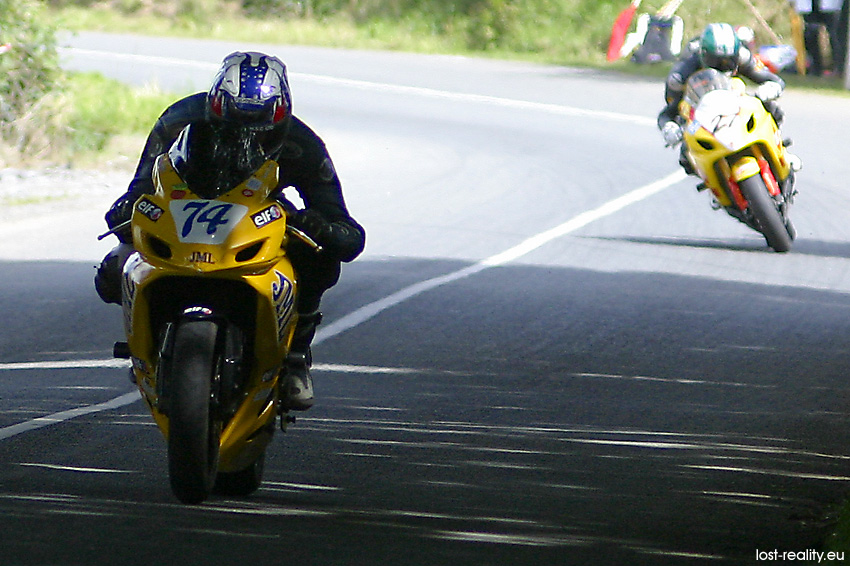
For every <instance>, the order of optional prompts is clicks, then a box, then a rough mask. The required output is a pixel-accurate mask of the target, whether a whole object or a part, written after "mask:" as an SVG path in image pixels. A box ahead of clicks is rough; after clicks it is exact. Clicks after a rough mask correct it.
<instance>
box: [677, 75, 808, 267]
mask: <svg viewBox="0 0 850 566" xmlns="http://www.w3.org/2000/svg"><path fill="white" fill-rule="evenodd" d="M679 114H680V116H681V117H682V118H683V120H684V122H685V126H684V143H685V145H686V147H687V152H686V153H687V156H688V158H689V159H690V161H691V164H692V165H693V168H694V170H695V171H696V172H697V173H698V174H699V176H700V177H701V178H702V181H703V183H702V185H703V187H705V188H708V189H709V190H710V191H711V192H712V194H713V196H714V200H715V201H716V203H717V207H719V208H723V209H724V210H725V211H726V212H727V213H728V214H729V215H730V216H732V217H734V218H736V219H738V220H740V221H741V222H743V223H744V224H746V225H747V226H749V227H750V228H752V229H754V230H756V231H757V232H759V233H761V234H762V235H763V236H764V238H765V240H766V241H767V245H768V246H770V247H771V248H773V249H774V250H775V251H777V252H787V251H788V250H790V249H791V243H792V241H793V240H794V237H795V235H796V232H795V230H794V227H793V225H792V224H791V220H790V219H789V217H788V207H789V205H790V204H791V202H792V201H793V197H794V195H795V194H796V193H795V190H794V168H795V167H792V163H790V162H789V157H790V154H789V153H788V152H787V150H786V148H785V144H784V143H783V140H782V136H781V134H780V132H779V127H778V126H777V125H776V121H775V120H774V119H773V116H771V114H770V113H769V112H768V111H767V110H766V109H765V107H764V105H763V104H762V102H761V101H760V100H759V99H758V98H756V97H755V96H751V95H749V94H747V92H746V88H745V85H744V82H743V81H742V80H741V79H739V78H732V77H729V76H727V75H725V74H723V73H720V72H719V71H717V70H715V69H704V70H702V71H699V72H697V73H694V74H693V75H692V76H691V77H690V78H689V79H688V83H687V86H686V90H685V95H684V97H683V98H682V102H681V103H680V104H679Z"/></svg>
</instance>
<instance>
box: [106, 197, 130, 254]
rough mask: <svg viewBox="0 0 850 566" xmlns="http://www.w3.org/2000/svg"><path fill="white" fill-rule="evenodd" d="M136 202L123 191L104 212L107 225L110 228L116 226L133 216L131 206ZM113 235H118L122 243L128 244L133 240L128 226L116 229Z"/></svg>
mask: <svg viewBox="0 0 850 566" xmlns="http://www.w3.org/2000/svg"><path fill="white" fill-rule="evenodd" d="M135 204H136V199H135V198H133V196H132V195H130V193H129V192H128V193H124V194H123V195H122V196H121V197H120V198H119V199H118V200H116V201H115V203H113V205H112V206H111V207H110V208H109V210H108V211H107V212H106V217H105V219H106V225H107V226H109V229H110V230H112V229H114V228H115V227H116V226H119V225H121V224H123V223H125V222H127V221H128V220H130V217H131V216H133V207H134V206H135ZM115 235H116V236H118V239H119V240H120V241H121V243H122V244H129V243H131V242H132V241H133V236H132V234H131V232H130V227H129V226H126V227H124V228H122V229H121V230H117V231H116V232H115Z"/></svg>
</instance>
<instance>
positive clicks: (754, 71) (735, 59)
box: [658, 23, 785, 175]
mask: <svg viewBox="0 0 850 566" xmlns="http://www.w3.org/2000/svg"><path fill="white" fill-rule="evenodd" d="M709 67H710V68H713V69H717V70H718V71H721V72H723V73H728V74H730V75H734V76H741V77H746V78H748V79H750V80H751V81H753V82H754V83H756V84H758V85H759V86H758V88H757V90H756V97H758V98H759V99H760V100H761V101H762V103H763V104H764V106H765V109H766V110H767V111H768V112H770V114H771V115H772V116H773V118H774V120H776V123H777V125H780V124H781V123H782V119H783V117H784V113H783V112H782V110H781V109H780V108H779V105H778V104H777V102H776V99H778V98H779V96H780V95H781V94H782V92H783V90H784V89H785V81H784V80H782V78H781V77H780V76H779V75H777V74H775V73H773V72H772V71H770V70H769V69H768V68H767V67H766V66H765V65H764V63H762V62H761V60H760V59H758V58H757V57H756V56H755V55H753V53H752V52H751V51H750V50H749V49H747V48H746V47H745V46H744V45H743V43H742V42H741V40H740V38H739V37H738V35H737V34H736V32H735V29H734V28H733V27H732V26H731V25H729V24H725V23H713V24H708V25H707V26H706V27H705V29H704V30H703V32H702V34H701V35H700V39H699V49H697V50H696V51H695V52H693V53H691V54H690V55H689V56H687V57H685V58H684V59H682V60H680V61H678V62H676V63H675V64H674V65H673V67H672V68H671V69H670V73H669V74H668V75H667V81H666V83H665V89H664V99H665V102H666V105H665V106H664V108H663V109H662V110H661V112H660V113H659V114H658V129H659V130H661V132H662V135H663V136H664V141H665V143H666V145H667V146H675V145H676V144H678V143H680V142H681V141H682V136H683V133H682V123H681V118H680V117H679V102H681V100H682V97H683V96H684V94H685V86H686V84H687V82H688V77H690V76H691V75H692V74H694V73H696V72H697V71H699V70H701V69H705V68H709ZM679 164H680V165H681V166H682V168H684V170H685V172H686V173H688V174H689V175H693V174H695V173H694V170H693V167H692V166H691V164H690V161H689V160H688V157H687V155H686V154H685V148H684V145H683V146H682V151H681V154H680V156H679Z"/></svg>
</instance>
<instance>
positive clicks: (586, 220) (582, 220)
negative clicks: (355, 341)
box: [313, 170, 686, 344]
mask: <svg viewBox="0 0 850 566" xmlns="http://www.w3.org/2000/svg"><path fill="white" fill-rule="evenodd" d="M685 177H686V175H685V172H684V171H682V170H678V171H676V172H675V173H672V174H670V175H667V176H666V177H664V178H663V179H659V180H657V181H655V182H653V183H649V184H648V185H644V186H643V187H638V188H637V189H634V190H633V191H630V192H628V193H626V194H624V195H622V196H620V197H618V198H615V199H614V200H611V201H608V202H606V203H605V204H603V205H602V206H599V207H597V208H594V209H593V210H588V211H587V212H583V213H581V214H579V215H578V216H575V217H573V218H571V219H570V220H568V221H566V222H564V223H563V224H560V225H558V226H555V227H554V228H552V229H550V230H546V231H545V232H541V233H540V234H537V235H535V236H532V237H530V238H528V239H527V240H525V241H523V242H520V243H519V244H517V245H516V246H514V247H512V248H509V249H507V250H505V251H503V252H501V253H499V254H496V255H493V256H490V257H488V258H486V259H483V260H481V261H479V262H478V263H476V264H473V265H470V266H469V267H465V268H463V269H459V270H458V271H454V272H452V273H448V274H446V275H441V276H439V277H434V278H432V279H428V280H425V281H420V282H418V283H414V284H413V285H410V286H409V287H405V288H404V289H401V290H400V291H396V292H395V293H393V294H392V295H389V296H387V297H384V298H383V299H379V300H377V301H375V302H373V303H369V304H368V305H364V306H362V307H360V308H359V309H357V310H355V311H353V312H351V313H349V314H347V315H346V316H343V317H342V318H340V319H338V320H335V321H334V322H332V323H330V324H328V325H327V326H325V327H320V328H319V330H318V332H316V338H315V339H314V341H313V343H314V344H319V343H321V342H322V341H324V340H327V339H329V338H333V337H334V336H336V335H338V334H340V333H342V332H345V331H346V330H349V329H351V328H354V327H355V326H359V325H360V324H363V323H364V322H366V321H368V320H370V319H372V318H374V317H375V316H377V315H379V314H380V313H382V312H384V311H385V310H387V309H389V308H392V307H394V306H396V305H398V304H400V303H402V302H404V301H406V300H408V299H411V298H413V297H416V296H418V295H421V294H422V293H425V292H426V291H431V290H432V289H436V288H437V287H441V286H443V285H447V284H449V283H453V282H455V281H458V280H460V279H464V278H466V277H469V276H471V275H475V274H477V273H480V272H482V271H484V270H485V269H490V268H491V267H498V266H501V265H505V264H507V263H509V262H511V261H515V260H517V259H519V258H521V257H522V256H524V255H527V254H529V253H531V252H533V251H534V250H536V249H538V248H540V247H542V246H544V245H546V244H548V243H549V242H551V241H553V240H555V239H557V238H560V237H562V236H566V235H567V234H570V233H571V232H575V231H576V230H578V229H579V228H583V227H584V226H587V225H588V224H590V223H591V222H593V221H595V220H599V219H600V218H604V217H606V216H610V215H611V214H614V213H615V212H618V211H619V210H622V209H623V208H625V207H627V206H629V205H631V204H635V203H636V202H640V201H642V200H644V199H646V198H649V197H651V196H652V195H654V194H656V193H659V192H661V191H663V190H664V189H666V188H668V187H670V186H672V185H674V184H676V183H678V182H679V181H681V180H682V179H684V178H685Z"/></svg>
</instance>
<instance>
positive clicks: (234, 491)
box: [213, 452, 266, 497]
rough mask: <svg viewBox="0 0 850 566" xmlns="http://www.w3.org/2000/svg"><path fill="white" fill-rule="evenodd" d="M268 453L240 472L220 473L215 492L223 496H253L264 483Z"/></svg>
mask: <svg viewBox="0 0 850 566" xmlns="http://www.w3.org/2000/svg"><path fill="white" fill-rule="evenodd" d="M265 463H266V453H265V452H263V453H262V454H261V455H260V457H259V458H257V459H256V460H254V463H253V464H251V465H250V466H248V467H247V468H245V469H244V470H239V471H238V472H219V473H218V477H217V478H216V480H215V488H213V491H215V493H218V494H221V495H231V496H237V497H244V496H246V495H251V494H252V493H254V492H255V491H257V489H259V487H260V484H262V483H263V470H264V468H265Z"/></svg>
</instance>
